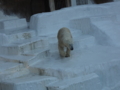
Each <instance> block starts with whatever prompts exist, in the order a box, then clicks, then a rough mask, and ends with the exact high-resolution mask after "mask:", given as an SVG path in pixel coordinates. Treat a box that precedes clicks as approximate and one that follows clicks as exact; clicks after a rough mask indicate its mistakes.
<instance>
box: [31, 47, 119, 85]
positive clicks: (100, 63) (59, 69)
mask: <svg viewBox="0 0 120 90" xmlns="http://www.w3.org/2000/svg"><path fill="white" fill-rule="evenodd" d="M113 53H115V55H114V54H113ZM119 54H120V49H118V47H116V48H112V47H108V46H106V47H105V46H96V47H91V48H88V49H79V50H73V51H72V52H71V56H70V57H68V58H60V56H59V53H54V55H53V56H52V57H50V58H48V59H46V60H43V61H41V62H38V63H36V64H35V65H32V66H30V67H31V68H32V69H34V70H36V71H37V72H35V73H41V74H42V75H49V76H54V77H57V78H60V79H65V78H71V77H77V76H79V75H84V74H86V73H87V74H88V73H91V72H97V73H98V74H99V75H100V76H101V78H102V77H103V76H104V75H105V76H104V77H107V78H106V81H107V82H109V83H107V84H108V85H109V86H111V83H112V85H114V84H116V82H118V81H119V80H120V79H119V75H120V73H119V68H120V67H119V63H120V60H119ZM114 59H116V60H114ZM113 63H114V64H113ZM101 67H102V68H104V69H105V71H103V70H101ZM114 67H116V68H114ZM110 69H111V74H109V73H110V72H109V70H110ZM116 70H117V71H116ZM32 71H33V70H31V72H32ZM33 73H34V72H33ZM113 73H114V74H113ZM101 74H103V75H101ZM106 75H107V76H106ZM114 76H116V77H114ZM108 77H109V78H108ZM103 82H104V81H103Z"/></svg>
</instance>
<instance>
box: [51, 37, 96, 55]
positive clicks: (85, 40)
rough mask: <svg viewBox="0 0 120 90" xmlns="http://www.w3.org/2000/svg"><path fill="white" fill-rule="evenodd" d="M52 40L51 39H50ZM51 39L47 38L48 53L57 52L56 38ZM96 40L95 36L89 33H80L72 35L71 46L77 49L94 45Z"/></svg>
mask: <svg viewBox="0 0 120 90" xmlns="http://www.w3.org/2000/svg"><path fill="white" fill-rule="evenodd" d="M52 40H53V41H52ZM52 40H49V47H50V54H51V55H52V53H53V54H54V53H56V52H58V41H57V40H56V38H55V37H54V38H52ZM96 44H97V43H96V40H95V37H93V36H90V35H82V36H77V37H75V36H74V37H73V47H74V50H79V49H86V48H90V47H93V46H95V45H96Z"/></svg>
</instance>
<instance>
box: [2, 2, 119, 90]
mask: <svg viewBox="0 0 120 90" xmlns="http://www.w3.org/2000/svg"><path fill="white" fill-rule="evenodd" d="M119 9H120V2H113V3H106V4H100V5H83V6H77V7H70V8H65V9H62V10H58V11H54V12H50V13H42V14H36V15H33V16H32V17H31V21H30V24H29V28H28V25H27V23H26V21H25V19H14V20H9V21H1V22H0V29H1V30H0V90H120V12H119ZM62 27H67V28H69V29H70V30H71V32H72V35H73V40H74V50H73V51H72V52H71V57H69V58H61V57H60V56H59V53H58V47H57V37H56V36H57V32H58V30H59V29H60V28H62Z"/></svg>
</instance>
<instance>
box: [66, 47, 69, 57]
mask: <svg viewBox="0 0 120 90" xmlns="http://www.w3.org/2000/svg"><path fill="white" fill-rule="evenodd" d="M65 57H70V49H69V48H67V51H66V56H65Z"/></svg>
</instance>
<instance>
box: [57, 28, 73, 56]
mask: <svg viewBox="0 0 120 90" xmlns="http://www.w3.org/2000/svg"><path fill="white" fill-rule="evenodd" d="M57 38H58V49H59V54H60V56H61V57H70V51H71V50H73V38H72V34H71V32H70V30H69V29H68V28H66V27H63V28H61V29H60V30H59V31H58V34H57ZM64 49H66V51H64Z"/></svg>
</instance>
